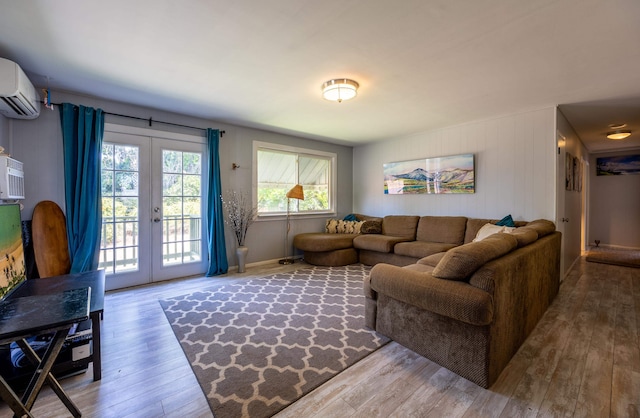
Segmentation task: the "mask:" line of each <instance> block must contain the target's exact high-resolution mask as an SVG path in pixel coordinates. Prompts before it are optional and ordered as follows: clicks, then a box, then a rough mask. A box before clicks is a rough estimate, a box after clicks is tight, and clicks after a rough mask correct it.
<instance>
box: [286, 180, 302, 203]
mask: <svg viewBox="0 0 640 418" xmlns="http://www.w3.org/2000/svg"><path fill="white" fill-rule="evenodd" d="M287 197H288V198H289V199H298V200H304V190H303V189H302V186H301V185H300V184H296V185H295V186H293V187H292V188H291V190H289V191H288V192H287Z"/></svg>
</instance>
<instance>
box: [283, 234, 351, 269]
mask: <svg viewBox="0 0 640 418" xmlns="http://www.w3.org/2000/svg"><path fill="white" fill-rule="evenodd" d="M357 236H358V235H357V234H327V233H325V232H309V233H304V234H298V235H296V236H295V237H294V238H293V246H294V247H296V248H297V249H299V250H302V251H304V261H306V262H307V263H309V264H313V265H316V266H332V267H335V266H346V265H347V264H354V263H357V262H358V251H357V250H356V249H355V248H353V239H354V238H355V237H357Z"/></svg>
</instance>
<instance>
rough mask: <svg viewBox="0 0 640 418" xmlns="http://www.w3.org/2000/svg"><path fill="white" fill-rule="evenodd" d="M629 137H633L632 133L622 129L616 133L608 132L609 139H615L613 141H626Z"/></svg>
mask: <svg viewBox="0 0 640 418" xmlns="http://www.w3.org/2000/svg"><path fill="white" fill-rule="evenodd" d="M629 135H631V131H629V130H622V129H617V130H615V131H611V132H607V138H609V139H613V140H620V139H625V138H627V137H628V136H629Z"/></svg>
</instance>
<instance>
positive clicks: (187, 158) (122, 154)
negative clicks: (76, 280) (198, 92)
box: [99, 125, 207, 290]
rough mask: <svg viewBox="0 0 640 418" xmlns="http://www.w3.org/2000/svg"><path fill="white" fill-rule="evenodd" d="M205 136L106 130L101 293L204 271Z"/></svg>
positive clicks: (116, 126)
mask: <svg viewBox="0 0 640 418" xmlns="http://www.w3.org/2000/svg"><path fill="white" fill-rule="evenodd" d="M204 153H205V142H204V138H202V137H197V136H190V135H182V134H171V133H165V132H156V131H150V130H144V129H137V128H130V127H123V126H118V125H107V126H105V134H104V139H103V147H102V239H101V245H100V247H101V248H100V262H99V268H103V269H105V273H106V289H107V290H111V289H118V288H123V287H129V286H135V285H140V284H146V283H151V282H157V281H161V280H169V279H173V278H177V277H184V276H191V275H197V274H203V273H204V272H205V271H206V262H207V250H206V248H207V247H206V232H205V231H206V225H205V222H206V217H203V214H204V213H205V203H206V202H205V199H204V198H203V191H204V190H206V184H205V181H206V177H205V176H204V175H203V173H206V167H205V166H204V164H205V160H206V159H205V158H204V155H205V154H204Z"/></svg>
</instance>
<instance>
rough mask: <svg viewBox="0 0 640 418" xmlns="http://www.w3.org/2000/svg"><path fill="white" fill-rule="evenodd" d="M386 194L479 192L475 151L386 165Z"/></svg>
mask: <svg viewBox="0 0 640 418" xmlns="http://www.w3.org/2000/svg"><path fill="white" fill-rule="evenodd" d="M383 170H384V193H385V194H424V193H427V194H440V193H475V172H474V155H473V154H463V155H453V156H449V157H436V158H425V159H420V160H411V161H401V162H394V163H387V164H384V165H383Z"/></svg>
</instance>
